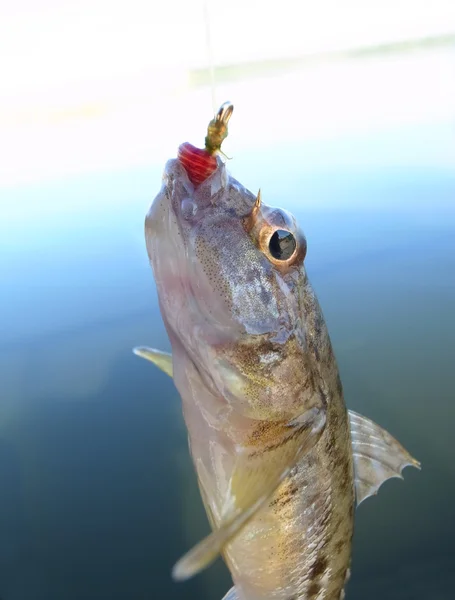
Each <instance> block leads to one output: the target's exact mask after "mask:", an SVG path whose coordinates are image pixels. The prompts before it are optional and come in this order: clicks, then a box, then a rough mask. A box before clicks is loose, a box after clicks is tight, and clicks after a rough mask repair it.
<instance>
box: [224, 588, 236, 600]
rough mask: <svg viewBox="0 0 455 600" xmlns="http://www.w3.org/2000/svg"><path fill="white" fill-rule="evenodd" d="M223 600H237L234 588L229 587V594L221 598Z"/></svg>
mask: <svg viewBox="0 0 455 600" xmlns="http://www.w3.org/2000/svg"><path fill="white" fill-rule="evenodd" d="M223 600H239V596H238V594H237V592H236V589H235V587H231V589H230V590H229V592H228V593H227V594H226V595H225V596H223Z"/></svg>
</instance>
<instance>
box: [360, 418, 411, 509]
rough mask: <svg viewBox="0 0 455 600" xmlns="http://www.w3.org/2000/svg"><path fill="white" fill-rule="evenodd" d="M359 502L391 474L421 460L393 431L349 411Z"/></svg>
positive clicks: (376, 489) (399, 471) (372, 493)
mask: <svg viewBox="0 0 455 600" xmlns="http://www.w3.org/2000/svg"><path fill="white" fill-rule="evenodd" d="M349 419H350V424H351V439H352V455H353V458H354V477H355V490H356V498H357V506H358V505H359V504H360V503H361V502H363V500H365V498H368V497H369V496H373V495H374V494H376V493H377V491H378V489H379V488H380V487H381V485H382V484H383V483H384V482H385V481H387V479H390V478H392V477H400V478H401V479H402V475H401V472H402V471H403V469H404V468H405V467H407V466H412V467H416V468H417V469H420V463H419V462H418V461H417V460H416V459H415V458H412V456H411V455H410V454H409V453H408V452H407V451H406V450H405V449H404V448H403V446H402V445H401V444H400V443H399V442H397V440H396V439H395V438H393V437H392V436H391V435H390V433H388V432H387V431H385V429H382V427H379V425H376V423H373V421H370V419H367V418H366V417H362V415H359V414H358V413H355V412H353V411H352V410H350V411H349Z"/></svg>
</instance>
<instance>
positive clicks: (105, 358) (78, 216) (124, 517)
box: [0, 51, 455, 600]
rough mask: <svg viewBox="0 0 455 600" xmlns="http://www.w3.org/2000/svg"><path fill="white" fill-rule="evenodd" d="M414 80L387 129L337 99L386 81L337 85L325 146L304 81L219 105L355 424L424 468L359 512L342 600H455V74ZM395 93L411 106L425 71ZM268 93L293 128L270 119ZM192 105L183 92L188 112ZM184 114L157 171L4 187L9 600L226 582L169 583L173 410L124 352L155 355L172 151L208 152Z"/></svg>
mask: <svg viewBox="0 0 455 600" xmlns="http://www.w3.org/2000/svg"><path fill="white" fill-rule="evenodd" d="M386 60H387V59H386ZM411 62H412V64H414V65H419V66H420V72H419V77H420V78H421V79H420V81H421V84H419V85H421V86H422V89H425V92H426V96H425V101H422V99H421V98H420V99H419V97H418V94H417V92H418V90H419V88H418V86H417V87H414V88H412V94H411V93H410V94H409V99H408V104H407V105H406V103H403V105H402V106H401V109H400V110H397V108H396V106H397V103H398V104H399V103H400V102H403V101H402V100H400V99H399V98H402V96H399V95H397V102H396V103H394V102H393V98H391V97H389V96H388V98H389V101H388V106H389V107H390V111H389V112H388V111H387V110H386V109H385V108H383V109H381V106H380V105H375V106H374V107H373V108H372V107H371V106H370V107H368V102H367V100H368V98H369V96H368V94H369V93H371V94H372V96H374V94H373V92H371V90H370V92H369V91H368V89H366V90H365V94H366V97H365V98H363V99H362V100H361V101H360V102H359V105H358V106H359V110H360V108H362V110H363V111H364V112H363V114H364V115H366V116H365V119H363V120H362V119H360V121H359V119H357V120H356V119H355V115H356V110H355V106H354V108H353V107H352V106H351V107H350V108H349V103H350V102H349V99H350V98H352V96H350V95H349V93H348V92H347V91H346V90H344V89H343V86H342V85H341V84H342V82H343V80H346V81H349V78H348V79H346V77H347V75H348V74H349V73H350V74H351V75H350V76H351V81H353V80H355V79H356V77H357V75H359V74H360V72H361V73H363V74H364V75H365V76H366V74H367V73H368V77H369V81H371V82H377V83H376V85H377V86H378V87H379V86H380V82H381V81H382V82H383V81H384V79H381V77H383V72H382V71H381V69H383V67H381V65H383V62H377V61H376V59H372V60H371V61H370V62H367V63H364V65H363V67H362V69H361V70H360V71H359V70H358V68H359V67H358V66H357V63H356V64H355V65H354V66H351V65H347V66H343V65H342V66H340V67H339V68H340V69H341V71H336V70H335V71H333V69H332V67H331V69H332V72H331V73H327V74H326V75H325V77H326V78H327V81H329V80H331V79H332V80H333V77H335V79H336V81H337V82H338V83H337V86H334V87H333V88H332V90H331V92H330V93H331V94H332V95H333V94H335V95H336V94H339V95H340V102H341V101H342V99H343V98H344V99H345V104H346V106H345V110H343V105H342V104H338V103H337V102H336V101H333V100H332V106H334V107H338V109H337V110H338V111H339V112H338V117H337V119H335V118H332V117H331V111H330V105H329V103H328V105H327V120H328V121H329V125H326V127H325V128H324V127H322V126H321V127H322V129H321V127H319V128H316V127H313V128H312V115H311V110H310V108H311V106H312V105H313V104H312V100H311V97H310V98H308V94H309V95H310V96H311V89H312V88H311V87H306V85H305V82H308V81H309V78H310V79H311V73H309V71H305V72H302V73H300V72H297V73H291V74H287V75H281V76H280V75H277V76H274V77H273V78H267V77H264V78H263V79H262V80H261V81H259V82H257V83H256V84H255V87H253V86H252V84H251V83H250V82H245V83H236V84H235V85H228V84H226V85H225V86H224V87H223V86H222V87H221V88H220V89H219V94H220V96H222V95H223V94H224V93H226V96H227V97H229V98H230V99H231V100H233V101H234V103H235V104H236V110H237V109H238V113H239V116H238V120H237V121H236V116H234V118H233V120H232V128H231V138H230V140H229V143H230V144H231V145H230V146H229V150H228V153H229V154H231V155H234V160H233V161H232V162H231V163H230V164H229V168H230V170H231V172H232V173H233V175H234V176H235V177H236V178H237V179H239V180H240V181H242V183H244V184H245V185H247V186H248V187H250V188H251V189H252V190H253V191H256V190H257V188H259V187H261V189H262V192H263V195H264V199H265V201H266V202H267V203H268V204H272V205H278V206H282V207H284V208H286V209H289V210H291V211H292V212H294V213H295V214H296V216H297V217H298V219H299V222H300V223H301V225H302V227H303V229H304V231H305V233H306V236H307V240H308V256H307V261H306V262H307V269H308V273H309V276H310V278H311V280H312V282H313V285H314V287H315V289H316V292H317V294H318V296H319V299H320V302H321V304H322V307H323V310H324V313H325V316H326V319H327V321H328V325H329V329H330V332H331V336H332V340H333V343H334V347H335V351H336V354H337V357H338V360H339V364H340V369H341V374H342V380H343V383H344V388H345V397H346V402H347V404H348V406H349V407H350V408H353V409H355V410H356V411H359V412H361V413H363V414H365V415H366V416H368V417H371V418H372V419H374V420H376V421H377V422H378V423H380V424H381V425H382V426H384V427H385V428H386V429H388V430H389V431H390V432H391V433H392V434H394V435H396V436H397V437H398V439H399V440H400V441H401V442H402V443H403V444H404V445H405V446H406V447H407V448H408V449H409V450H410V451H411V452H412V454H413V455H414V456H416V457H417V458H418V459H419V460H421V462H422V464H423V470H422V472H421V473H418V472H417V471H414V470H407V471H406V472H405V481H404V482H399V481H397V480H393V481H392V482H389V483H387V484H386V485H385V486H384V487H383V488H382V489H381V491H380V494H379V495H378V497H376V498H374V499H371V500H368V501H367V502H366V503H365V504H364V505H362V506H361V508H360V509H359V511H358V513H357V521H356V534H355V546H354V560H353V577H352V582H351V584H350V587H349V594H348V597H349V598H350V599H351V600H364V598H365V597H368V598H369V600H376V599H377V600H383V599H384V598H387V599H389V600H394V599H398V598H399V599H402V600H405V599H406V600H411V599H412V600H420V599H421V600H428V598H431V599H432V600H446V599H447V600H448V599H449V598H453V584H452V575H451V574H452V573H453V570H454V568H455V553H454V549H453V548H454V544H453V542H454V537H455V520H454V512H453V497H454V494H455V477H454V474H455V473H454V471H455V467H454V465H455V461H454V458H455V452H454V445H453V441H452V439H453V438H452V436H453V431H452V430H453V423H454V422H455V403H454V402H453V399H454V381H455V380H454V368H453V359H454V352H453V340H454V339H455V320H454V315H453V313H454V307H455V276H454V273H455V173H454V169H453V167H454V163H455V128H454V126H455V120H454V117H455V111H454V106H455V104H453V103H451V102H450V100H451V99H453V96H452V95H451V94H452V92H453V84H452V82H451V81H449V80H448V79H447V78H446V74H447V73H448V72H449V70H450V68H451V67H453V66H454V55H453V52H452V51H448V52H446V53H445V54H444V56H443V57H442V58H441V56H440V55H437V56H436V55H434V54H432V53H430V54H428V55H427V54H422V55H421V56H417V57H415V56H414V57H412V60H411ZM409 64H411V63H409ZM408 66H409V65H408ZM353 69H354V71H353ZM402 72H403V73H409V77H410V81H411V82H414V84H415V85H417V83H416V82H417V81H418V78H417V77H416V76H415V74H416V73H417V71H415V70H414V71H413V70H412V69H409V68H408V67H406V66H403V67H402ZM356 73H357V75H356ZM381 73H382V74H381ZM387 73H389V71H387ZM435 73H436V74H435ZM343 78H344V79H343ZM352 78H353V79H352ZM323 80H324V79H323V78H322V81H323ZM315 81H319V82H320V81H321V79H320V78H319V79H318V78H317V77H316V79H315ZM394 81H395V79H394ZM396 81H398V82H400V85H403V89H404V88H406V85H405V84H404V83H402V80H401V78H400V76H399V75H397V78H396ZM425 81H432V82H433V86H432V87H431V86H430V89H428V88H427V85H426V84H425ZM378 82H379V83H378ZM414 84H412V85H414ZM319 85H322V84H319ZM410 85H411V84H410ZM412 85H411V87H412ZM267 90H275V93H276V94H278V93H279V95H280V97H281V98H289V107H290V108H292V110H293V111H294V113H292V112H291V111H290V112H289V113H285V112H284V111H282V112H279V111H278V112H275V113H274V114H271V113H270V106H269V107H268V108H267V106H266V105H265V102H266V100H267V95H266V94H265V92H266V91H267ZM306 90H308V93H307V92H306ZM262 91H264V94H262V93H261V92H262ZM253 92H254V94H255V96H254V98H253V97H252V96H251V94H252V93H253ZM202 96H204V97H205V98H207V97H208V90H199V91H195V92H191V93H188V96H187V97H186V100H187V102H188V103H189V104H188V105H190V106H195V107H197V106H198V102H199V100H200V98H202ZM319 97H320V96H319ZM253 100H254V102H253ZM412 100H415V102H411V101H412ZM242 103H243V105H242ZM254 103H256V104H257V105H260V106H261V108H260V110H259V113H254V112H253V110H252V107H253V104H254ZM176 105H177V104H176ZM279 106H281V107H282V106H283V104H282V103H281V104H279ZM301 106H304V107H306V108H305V110H302V109H301V108H299V107H301ZM394 110H395V112H393V111H394ZM195 112H196V116H195V117H194V120H191V124H190V125H191V128H190V131H186V130H182V131H181V133H180V134H179V135H180V137H179V136H177V135H176V134H175V132H174V131H173V130H172V135H169V136H168V137H167V139H166V140H163V147H164V150H163V149H162V147H161V146H160V139H157V140H154V141H153V143H154V144H156V145H157V146H160V149H159V151H157V152H154V151H153V148H154V147H155V146H153V148H151V147H150V146H148V147H147V148H146V149H143V150H140V151H139V154H140V155H141V157H142V160H136V158H137V157H135V159H134V160H133V159H132V160H131V161H128V160H126V159H125V160H123V159H121V160H120V159H119V163H118V164H117V165H115V168H114V167H112V168H110V169H109V168H101V167H100V168H98V169H92V170H91V171H85V172H82V171H81V172H80V173H79V174H78V173H75V174H73V175H71V174H67V175H66V177H63V176H62V177H60V178H58V177H47V178H45V179H43V180H41V181H40V180H38V179H36V178H35V180H34V181H29V182H23V183H22V184H19V183H18V182H17V181H16V183H15V184H14V185H13V183H12V180H11V181H9V183H8V181H7V182H6V183H5V184H4V185H3V186H2V187H1V188H0V198H1V202H2V210H3V207H4V208H5V210H4V218H2V220H1V222H0V253H1V254H0V256H1V258H0V310H1V313H0V314H1V323H2V325H1V338H0V374H1V378H0V382H1V403H0V486H1V494H0V597H1V598H2V600H62V599H63V598H64V599H65V600H80V599H81V598H84V599H85V600H120V599H122V600H123V599H124V598H131V599H135V600H141V599H144V600H145V599H151V598H166V599H168V600H171V599H178V598H188V599H194V600H205V599H207V600H216V599H218V598H221V597H222V596H223V594H224V593H225V592H226V590H227V588H228V586H229V576H228V574H227V572H226V570H225V569H224V567H223V566H222V564H221V563H219V564H217V565H216V566H214V567H212V568H211V569H210V570H208V571H206V572H204V573H203V574H202V575H200V576H199V577H197V578H195V579H194V580H192V581H190V582H188V583H185V584H179V585H177V584H174V583H173V582H172V581H171V579H170V569H171V567H172V564H173V563H174V561H175V560H176V559H177V558H178V557H179V556H180V555H181V554H182V553H183V552H184V551H185V550H187V549H188V548H189V547H190V546H191V545H192V544H193V543H195V542H196V541H197V540H199V539H200V538H201V536H203V535H204V534H205V533H206V532H207V531H208V525H207V522H206V519H205V516H204V512H203V509H202V506H201V502H200V499H199V494H198V490H197V485H196V481H195V477H194V474H193V470H192V465H191V462H190V459H189V455H188V450H187V441H186V431H185V427H184V424H183V421H182V417H181V408H180V400H179V397H178V394H177V392H176V390H175V388H174V387H173V384H172V382H171V381H170V380H169V379H168V378H166V376H165V375H164V374H162V373H161V372H159V371H158V370H156V369H154V368H153V366H151V365H150V364H148V363H146V362H145V361H141V360H140V359H138V358H137V357H135V356H133V354H132V353H131V348H132V347H133V346H134V345H138V344H150V345H153V346H156V347H159V348H162V349H164V350H167V349H169V343H168V340H167V337H166V334H165V331H164V327H163V324H162V321H161V317H160V314H159V310H158V305H157V298H156V291H155V287H154V283H153V278H152V273H151V269H150V268H149V265H148V260H147V256H146V252H145V245H144V240H143V219H144V215H145V212H146V210H147V208H148V205H149V204H150V202H151V200H152V199H153V197H154V195H155V193H156V192H157V191H158V189H159V186H160V177H161V172H162V169H163V166H164V159H165V157H164V153H166V152H168V147H172V148H173V150H172V153H175V149H176V147H177V146H178V144H179V143H180V142H182V141H184V140H185V139H191V141H194V142H195V143H198V141H199V138H201V140H202V137H203V135H204V127H205V124H206V121H207V118H206V117H203V118H202V117H201V118H200V114H202V112H203V111H202V110H200V111H199V112H198V110H197V109H195ZM236 114H237V113H236ZM349 114H351V118H350V119H348V118H347V117H346V118H347V120H346V122H345V125H344V126H343V127H341V128H340V127H338V128H336V126H335V125H336V123H340V119H341V121H343V119H342V117H343V115H349ZM254 115H259V116H258V117H257V119H258V121H259V122H256V121H255V120H254V119H253V116H254ZM267 115H269V117H268V119H266V116H267ZM376 116H377V118H378V119H380V120H379V122H376ZM166 118H169V115H166ZM261 121H262V122H261ZM322 122H323V120H321V118H320V114H319V123H320V124H321V123H322ZM330 122H332V127H331V126H330ZM367 122H368V124H370V125H371V126H370V125H368V126H367V125H365V123H367ZM355 123H357V125H359V123H360V125H361V126H358V127H355ZM362 124H363V125H362ZM201 127H202V130H201ZM138 131H139V130H138ZM196 131H197V132H198V134H197V135H198V137H197V138H196V137H191V136H193V134H194V132H196ZM136 133H137V132H136ZM11 135H12V134H11ZM138 137H139V136H138ZM62 139H64V137H63V138H62ZM231 140H232V141H231ZM96 143H98V140H95V145H96ZM113 143H114V142H112V141H109V142H108V144H105V145H109V146H111V145H112V144H113ZM115 143H117V144H118V145H119V146H121V145H122V144H123V143H124V142H123V141H122V138H121V136H120V137H119V138H118V139H117V140H116V142H115ZM86 145H87V152H89V153H90V151H91V150H90V140H88V141H86ZM24 151H27V149H26V148H25V150H24ZM172 153H171V154H172ZM145 156H148V158H149V159H150V160H147V161H145V160H144V157H145ZM36 158H37V160H38V161H39V160H40V156H39V153H36ZM166 158H167V154H166ZM122 160H123V162H122ZM122 164H123V167H122ZM25 168H26V167H25V166H24V169H25ZM37 172H38V171H37Z"/></svg>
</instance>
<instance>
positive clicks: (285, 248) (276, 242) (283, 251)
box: [269, 229, 297, 260]
mask: <svg viewBox="0 0 455 600" xmlns="http://www.w3.org/2000/svg"><path fill="white" fill-rule="evenodd" d="M296 248H297V242H296V240H295V237H294V236H293V235H292V233H291V232H290V231H286V230H284V229H277V230H276V231H275V232H274V233H273V235H272V236H271V238H270V240H269V252H270V254H271V256H272V257H273V258H274V259H275V260H288V259H289V258H291V256H292V255H293V254H294V252H295V249H296Z"/></svg>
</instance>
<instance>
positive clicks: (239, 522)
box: [172, 408, 325, 580]
mask: <svg viewBox="0 0 455 600" xmlns="http://www.w3.org/2000/svg"><path fill="white" fill-rule="evenodd" d="M324 426H325V412H324V411H322V410H319V409H317V408H313V409H311V410H309V411H308V412H307V414H305V415H303V418H300V419H299V421H298V424H296V425H294V426H292V427H291V426H289V427H286V426H283V425H281V431H282V435H281V436H280V437H279V438H277V440H276V441H275V443H274V444H273V445H271V446H270V447H269V448H266V449H264V448H263V447H259V449H256V448H255V447H254V446H253V447H248V448H244V449H242V451H241V452H239V454H238V457H237V462H236V465H235V467H234V471H233V474H232V477H231V481H230V491H229V494H228V497H227V498H226V502H225V505H224V507H223V517H222V519H221V523H220V525H219V528H218V529H216V530H215V531H213V532H212V533H211V534H210V535H209V536H207V537H206V538H205V539H204V540H202V541H201V542H199V544H197V545H196V546H195V547H194V548H193V549H192V550H190V551H189V552H188V553H187V554H186V555H185V556H184V557H183V558H181V559H180V560H179V561H178V562H177V564H176V565H175V566H174V569H173V572H172V574H173V577H174V579H177V580H184V579H188V578H189V577H192V576H193V575H195V574H196V573H198V572H199V571H201V570H202V569H205V568H206V567H208V566H209V564H210V563H212V562H213V561H214V560H215V559H216V558H217V556H218V555H219V554H220V553H221V552H222V551H223V549H224V547H225V546H226V544H228V543H229V542H231V541H232V540H233V539H234V538H235V536H236V535H237V534H238V533H239V532H240V531H241V530H242V529H243V527H244V526H245V525H246V524H247V523H248V521H249V520H250V519H251V518H252V517H253V516H254V515H255V514H256V513H257V512H258V511H259V510H260V509H261V508H262V507H263V506H264V505H265V504H266V503H267V502H268V501H269V500H270V498H271V496H272V495H273V493H274V492H275V491H276V489H277V487H278V486H279V485H280V483H281V482H282V481H283V480H284V479H285V478H286V477H287V476H288V475H289V472H290V471H291V469H292V468H293V467H294V466H295V464H296V462H297V461H298V459H299V458H300V456H302V454H304V453H306V452H308V451H309V450H310V449H311V448H312V447H313V446H314V445H315V444H316V442H317V441H318V439H319V438H320V436H321V434H322V431H323V430H324Z"/></svg>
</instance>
